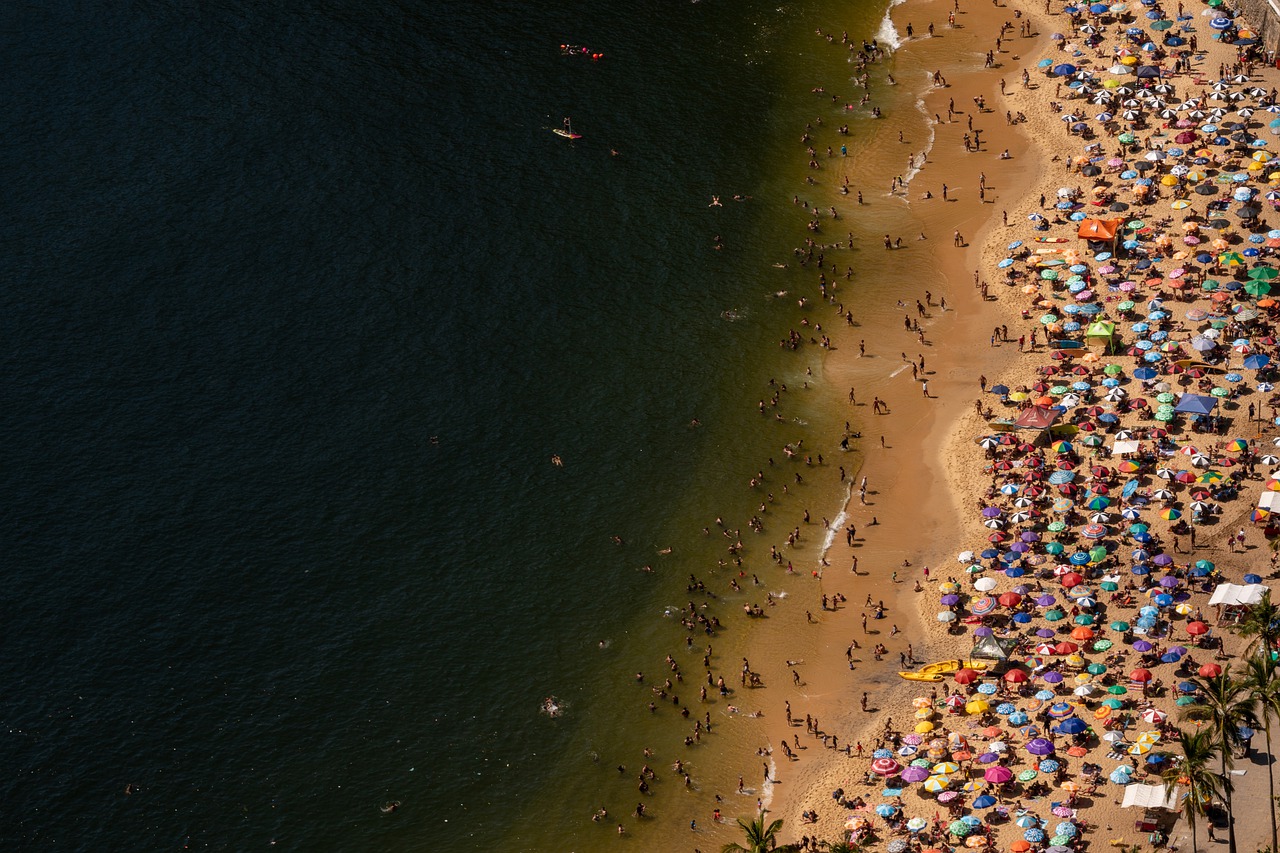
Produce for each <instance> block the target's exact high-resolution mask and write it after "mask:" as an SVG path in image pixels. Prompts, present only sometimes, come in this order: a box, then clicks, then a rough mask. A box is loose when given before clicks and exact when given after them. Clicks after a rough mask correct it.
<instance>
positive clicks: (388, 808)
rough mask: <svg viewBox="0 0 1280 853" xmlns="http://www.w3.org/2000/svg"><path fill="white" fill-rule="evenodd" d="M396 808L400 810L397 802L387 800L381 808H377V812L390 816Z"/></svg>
mask: <svg viewBox="0 0 1280 853" xmlns="http://www.w3.org/2000/svg"><path fill="white" fill-rule="evenodd" d="M398 808H400V801H399V800H388V801H387V802H385V803H383V804H382V805H381V806H379V807H378V811H380V812H382V813H383V814H391V813H392V812H394V811H395V810H396V809H398Z"/></svg>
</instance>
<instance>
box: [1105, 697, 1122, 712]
mask: <svg viewBox="0 0 1280 853" xmlns="http://www.w3.org/2000/svg"><path fill="white" fill-rule="evenodd" d="M1102 704H1103V705H1106V706H1107V707H1108V708H1110V709H1111V710H1113V711H1118V710H1120V709H1121V708H1123V707H1124V703H1123V702H1121V701H1120V700H1119V699H1103V700H1102Z"/></svg>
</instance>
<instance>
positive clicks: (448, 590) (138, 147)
mask: <svg viewBox="0 0 1280 853" xmlns="http://www.w3.org/2000/svg"><path fill="white" fill-rule="evenodd" d="M830 5H831V4H828V3H819V2H817V1H816V0H814V1H813V2H799V3H795V4H787V5H783V6H778V5H770V4H764V3H746V4H735V5H732V6H729V5H724V4H720V3H713V2H707V0H704V2H701V3H688V4H686V3H675V2H670V3H662V4H658V5H650V4H641V5H639V6H636V5H629V4H609V5H601V4H586V3H557V4H551V5H550V6H548V5H547V4H539V5H537V6H536V7H535V6H531V5H522V4H518V3H499V4H496V5H495V4H487V5H484V6H480V7H477V6H476V5H474V4H460V3H428V4H412V3H404V2H398V3H383V2H379V3H373V4H370V3H344V2H330V3H324V4H321V5H319V6H315V7H311V8H309V9H308V10H307V11H306V12H305V13H298V14H296V15H294V14H289V13H286V12H282V11H274V10H269V9H264V8H262V7H260V6H259V5H258V4H251V3H238V2H231V3H225V4H222V5H221V6H219V7H218V8H216V9H201V10H199V12H198V13H195V12H193V11H192V10H191V9H189V8H186V7H182V6H179V5H176V4H167V3H160V2H157V3H148V4H139V5H133V6H128V7H107V6H102V7H82V6H74V7H72V6H67V7H58V8H54V9H52V10H40V11H39V13H37V12H36V10H34V9H28V10H25V11H24V10H21V9H13V10H9V12H8V13H7V17H8V18H9V24H10V26H9V27H7V28H6V31H7V32H8V33H9V36H8V38H7V39H6V42H7V47H8V50H7V51H6V56H7V62H8V64H9V65H10V66H11V68H12V69H13V71H14V72H15V73H14V74H12V75H11V77H12V79H14V80H16V81H18V82H16V83H15V85H14V86H13V87H11V88H10V90H9V92H8V94H7V97H8V99H9V101H10V103H9V106H10V109H9V110H8V113H9V114H10V115H11V116H14V117H15V124H14V127H13V128H12V130H11V133H9V134H6V140H5V142H4V150H5V153H6V155H7V156H6V161H7V162H8V164H9V166H10V168H9V169H6V170H5V174H6V177H5V178H4V179H3V180H4V190H5V192H4V197H5V199H6V206H7V208H8V213H9V216H7V217H6V220H7V222H8V223H9V224H8V225H6V226H4V228H3V230H0V241H2V243H3V249H4V253H3V256H4V258H5V261H4V265H5V267H6V273H7V274H6V275H5V279H6V281H7V282H8V286H7V287H6V288H4V290H3V306H2V307H3V310H0V317H2V318H3V319H0V332H2V333H3V334H2V339H3V340H4V341H5V345H4V347H3V353H4V366H5V368H6V375H7V376H8V377H9V394H8V395H7V399H8V403H9V405H8V406H6V410H7V415H6V417H5V418H4V419H3V420H0V423H2V424H3V433H4V434H3V438H4V443H5V446H6V447H7V448H9V458H8V460H7V462H8V464H6V465H5V466H3V468H0V470H2V471H3V473H2V474H0V481H2V484H3V493H4V494H5V495H6V496H7V498H8V500H7V502H6V503H7V512H6V513H4V515H3V519H4V520H3V522H0V523H2V524H3V527H4V530H3V538H4V541H5V542H6V543H7V548H6V551H7V560H6V563H7V565H8V567H9V570H10V571H9V572H8V575H9V583H8V584H7V585H6V589H5V591H4V593H3V596H4V601H5V604H6V607H5V612H6V614H7V615H8V625H7V631H6V636H7V639H8V646H9V648H8V654H7V655H5V656H4V661H3V663H0V675H2V676H3V679H4V683H5V684H6V689H7V691H8V693H9V702H8V703H7V704H8V709H9V710H8V712H7V713H6V718H5V722H6V723H7V730H8V736H7V738H6V742H5V750H4V751H5V756H6V765H7V766H9V767H10V768H11V772H10V773H9V774H8V775H7V778H6V781H5V782H4V783H3V789H2V790H3V791H4V794H5V797H6V801H7V803H8V804H9V806H8V810H9V812H10V814H11V815H12V816H13V819H11V820H7V821H4V822H3V825H2V826H0V842H3V846H5V847H6V848H7V849H28V848H31V847H34V846H37V845H39V846H42V847H52V848H56V849H93V850H104V849H156V848H172V847H175V846H178V845H186V846H190V847H206V848H213V849H252V848H257V847H264V846H267V845H268V844H270V843H271V842H275V843H276V844H278V845H279V846H283V847H286V848H289V849H334V850H362V849H368V850H375V849H376V850H386V849H401V848H403V849H420V848H424V847H428V846H430V847H432V848H442V849H458V850H461V849H488V848H489V847H491V846H492V845H494V844H496V843H499V842H501V841H504V840H505V841H507V842H510V841H511V839H512V838H513V833H514V834H515V837H516V838H519V839H522V840H521V841H520V842H519V844H520V847H521V849H561V848H560V847H559V845H561V844H563V843H566V842H571V843H573V844H574V845H575V849H588V848H589V847H591V846H594V845H604V844H606V843H611V839H610V838H609V837H607V836H605V835H603V834H601V833H599V832H597V830H599V829H600V827H597V826H595V825H591V824H589V823H588V822H585V821H584V820H582V816H583V815H584V814H585V813H588V812H589V809H590V808H592V807H594V806H595V805H596V800H597V798H598V796H597V795H598V794H599V793H600V791H601V788H600V786H601V784H602V781H601V779H600V775H599V773H598V771H597V770H596V769H593V768H596V767H600V768H604V769H605V770H608V771H610V772H613V771H612V766H613V764H614V763H616V759H615V757H614V756H615V755H619V754H627V752H628V750H632V749H634V747H635V746H636V745H637V744H640V743H645V742H648V740H649V738H650V737H659V736H660V735H659V732H660V731H665V729H660V728H658V727H657V724H655V728H653V729H652V730H649V729H645V728H644V725H645V724H643V723H642V724H640V725H639V726H638V727H637V725H636V724H635V723H634V722H633V721H632V719H631V718H630V717H628V716H626V715H623V714H620V713H618V712H617V710H616V709H617V708H618V707H619V703H620V702H624V701H625V702H627V703H631V704H629V705H628V707H635V699H634V697H633V696H632V691H630V687H631V685H629V684H628V683H627V674H628V673H629V672H631V671H632V670H634V669H635V668H637V667H639V666H641V665H651V664H646V663H645V662H652V660H653V658H654V656H655V647H656V646H659V645H660V644H661V643H667V642H672V641H678V640H679V637H680V634H679V632H678V631H673V630H672V629H671V626H670V624H669V621H668V622H664V621H663V617H662V614H663V611H664V608H668V607H672V606H674V607H677V608H678V607H679V606H680V605H681V604H683V602H684V600H686V598H687V594H686V592H685V588H684V587H685V578H686V576H687V574H688V573H689V572H690V571H698V572H699V573H702V572H704V571H708V570H710V569H714V561H715V560H716V559H717V556H718V555H719V553H720V551H721V544H720V543H710V542H705V541H703V540H702V539H701V537H700V535H699V534H698V531H699V530H700V528H701V526H702V525H704V524H707V523H708V522H709V520H710V518H712V517H714V515H715V514H716V513H721V512H723V513H725V515H726V517H728V516H729V514H730V513H731V512H732V513H733V514H734V515H738V516H741V515H742V513H743V511H744V510H745V509H746V507H747V504H746V501H747V500H748V499H749V496H745V495H742V494H741V493H742V484H743V482H744V480H745V478H747V477H749V476H750V473H751V470H752V469H753V468H754V466H755V465H756V464H757V463H758V460H759V459H760V458H763V457H765V456H768V455H770V454H775V453H776V452H777V448H778V446H779V445H780V444H781V443H782V442H783V441H794V440H795V439H796V438H797V437H800V436H802V435H810V434H814V433H813V431H817V433H822V432H823V431H825V433H826V434H827V435H830V434H831V433H832V431H833V430H835V429H838V423H839V419H838V418H832V417H831V416H830V414H829V413H827V410H826V408H825V407H824V406H823V405H822V403H823V398H822V397H821V396H820V395H821V393H823V392H820V391H819V390H818V389H817V388H816V387H815V389H814V390H813V393H812V395H811V396H803V395H800V394H798V393H797V395H796V396H795V398H789V399H795V402H794V403H789V404H788V406H789V408H787V410H786V411H787V416H788V419H789V420H788V423H787V424H785V425H782V426H779V425H777V424H773V423H769V422H762V421H761V420H759V419H758V417H757V416H756V414H755V411H754V404H755V400H756V399H757V398H758V397H760V396H761V395H762V394H763V391H762V388H763V387H764V382H765V380H767V379H768V378H769V377H774V376H776V377H777V378H779V379H780V380H781V381H786V382H788V383H790V384H791V387H792V388H797V387H798V386H799V385H800V384H801V383H803V381H804V376H803V370H804V367H805V366H814V368H815V371H816V372H819V373H820V359H818V357H817V355H816V351H804V352H802V353H800V354H798V355H793V354H791V353H782V352H780V351H779V350H778V348H777V346H776V341H777V339H778V338H779V337H781V336H782V335H783V334H785V332H786V330H787V328H789V327H791V326H793V325H794V324H795V323H796V322H797V318H798V317H799V315H800V311H799V309H798V308H797V307H795V305H794V303H793V302H792V301H791V300H789V299H787V300H780V299H774V298H772V297H771V295H770V294H772V293H773V292H774V291H775V290H776V289H782V288H783V287H792V286H793V284H792V283H789V282H794V281H795V279H794V278H793V277H792V275H791V273H784V272H781V271H776V272H777V275H778V281H774V280H772V279H767V278H766V276H767V275H768V274H769V272H770V271H772V267H770V266H769V263H770V262H772V261H774V260H777V259H779V258H785V257H786V253H787V251H788V248H789V247H790V246H792V245H795V244H797V243H798V242H799V240H800V239H802V236H803V234H804V232H803V228H802V224H801V223H802V220H798V219H797V218H796V217H795V214H794V211H793V210H791V209H790V205H786V204H780V203H779V202H778V200H779V199H785V198H787V195H788V188H789V187H791V186H792V185H793V184H794V182H795V180H796V179H797V177H798V175H799V174H800V172H801V170H802V168H803V161H796V159H795V154H794V148H795V140H794V139H791V138H790V136H791V135H792V130H793V128H794V119H795V118H796V117H797V116H799V115H802V114H803V113H801V112H798V111H797V109H798V108H797V107H795V106H794V105H792V104H791V103H790V102H788V101H786V100H785V99H786V98H790V97H792V96H793V95H794V93H795V91H796V87H797V82H796V81H797V74H796V69H797V68H799V69H801V70H802V71H803V72H804V73H810V72H813V73H816V72H818V71H822V70H829V69H830V68H832V67H838V66H835V65H834V63H837V62H840V61H842V60H840V59H832V56H833V55H832V54H831V53H830V52H826V53H822V52H815V51H813V49H812V44H813V43H812V39H811V34H812V29H813V26H814V23H815V22H817V23H820V24H823V25H830V23H831V22H832V21H833V20H834V18H833V13H832V11H831V9H830ZM882 13H883V7H882V6H878V5H877V6H867V7H865V8H864V7H857V8H855V9H853V10H850V11H847V12H846V14H845V16H844V17H845V18H846V19H847V23H846V24H845V25H846V26H847V27H848V28H849V30H850V31H851V33H853V34H855V35H857V34H858V32H859V31H861V32H863V33H864V34H866V35H868V36H869V35H871V34H872V33H874V31H875V29H876V27H877V26H878V25H879V20H880V17H881V15H882ZM565 42H573V43H578V44H584V45H587V46H589V47H592V48H595V49H598V50H601V51H603V52H604V53H605V58H604V60H603V61H602V62H599V63H594V64H593V63H591V62H590V61H589V60H587V59H585V58H582V57H566V56H563V55H561V53H560V51H559V49H558V45H559V44H561V43H565ZM801 76H803V75H801ZM805 109H807V107H806V108H805ZM566 115H570V116H572V117H573V120H574V128H575V130H577V131H579V132H580V133H582V134H583V137H584V138H583V139H582V140H580V141H578V142H575V143H569V142H568V141H566V140H563V139H560V138H559V137H556V136H555V135H553V134H552V133H551V132H550V129H551V128H552V127H555V126H558V125H559V123H560V120H561V118H562V117H563V116H566ZM855 125H856V123H855ZM864 125H865V122H864ZM857 127H858V126H855V131H857ZM611 148H612V149H615V150H616V151H617V155H616V156H615V155H612V154H611V153H610V149H611ZM784 155H785V156H784ZM780 164H785V165H780ZM735 192H739V193H743V194H748V195H752V196H754V198H753V200H752V201H750V202H746V203H734V202H732V201H730V200H729V196H731V195H732V194H733V193H735ZM713 193H719V194H722V195H723V197H724V207H723V208H717V209H714V210H711V209H708V208H707V206H706V205H707V203H708V201H709V200H710V196H711V194H713ZM717 235H719V236H721V237H723V238H724V241H725V243H726V248H725V249H724V250H722V251H716V250H714V249H713V248H712V244H713V238H714V237H715V236H717ZM833 239H834V238H833ZM778 282H781V283H778ZM815 381H816V380H815ZM693 418H698V419H699V420H700V421H701V423H702V426H701V427H700V428H691V427H690V426H689V424H690V421H691V420H692V419H693ZM824 418H825V420H824ZM796 419H798V421H797V420H796ZM806 424H807V425H806ZM553 454H558V455H560V456H561V457H562V458H563V460H564V463H565V464H564V467H563V468H557V467H555V466H553V465H552V464H551V462H550V459H551V456H552V455H553ZM816 479H817V478H815V480H816ZM823 482H824V484H822V485H819V484H817V483H816V482H815V485H813V486H812V491H810V492H809V493H808V499H810V500H812V502H813V506H814V508H815V511H818V509H817V508H818V507H819V506H822V507H824V511H828V512H833V511H834V509H833V507H834V506H835V505H836V503H838V499H839V490H838V489H837V488H836V487H835V486H834V485H833V484H831V483H830V482H827V481H823ZM789 511H790V512H792V513H795V512H796V511H797V508H796V507H795V506H792V507H790V509H789ZM614 535H616V536H619V537H621V538H622V540H623V541H624V542H625V544H624V545H622V546H618V545H615V544H614V543H613V542H612V541H611V539H610V537H611V536H614ZM668 547H670V548H672V549H673V551H672V553H671V554H670V555H663V554H661V553H660V551H661V550H662V549H664V548H668ZM757 559H758V555H757ZM645 565H654V566H655V567H656V568H657V569H658V571H657V572H656V574H653V575H651V574H648V573H645V572H643V571H641V570H640V569H641V567H642V566H645ZM734 606H736V605H734ZM741 640H742V637H741V636H740V635H739V636H738V637H733V636H729V637H727V638H726V640H725V642H727V643H734V642H739V641H741ZM601 641H604V642H605V647H604V648H600V646H599V644H600V642H601ZM658 657H659V659H660V657H661V655H660V654H659V655H658ZM549 695H554V696H556V697H558V698H559V699H560V700H561V702H562V704H563V705H564V707H565V713H564V715H563V716H561V717H560V718H558V719H555V720H552V719H549V718H547V717H546V716H545V715H543V714H541V713H540V712H539V708H540V704H541V702H542V700H543V699H544V698H545V697H547V696H549ZM706 754H707V755H708V756H713V755H715V754H716V753H715V752H714V751H713V750H708V752H707V753H706ZM596 759H598V760H599V761H598V763H597V761H596ZM704 760H705V761H706V762H707V764H708V767H707V768H706V772H707V773H708V774H714V773H717V772H718V773H725V772H728V771H727V770H726V767H727V765H724V766H719V765H716V764H715V759H714V758H711V757H708V758H706V759H704ZM606 775H607V774H606ZM126 786H131V787H128V791H129V793H126ZM617 800H618V805H617V806H616V808H617V809H625V808H627V807H628V804H627V803H626V802H624V801H623V798H622V797H621V795H619V796H618V797H617ZM388 801H399V802H401V803H402V806H401V808H400V809H399V810H398V811H396V812H395V813H393V814H389V815H388V814H383V813H382V812H381V811H380V809H379V806H381V805H382V804H384V803H386V802H388ZM657 802H659V803H661V802H662V801H661V800H660V799H659V800H658V801H657ZM668 811H670V809H668ZM516 821H521V822H524V823H523V825H518V824H516ZM584 824H585V826H584Z"/></svg>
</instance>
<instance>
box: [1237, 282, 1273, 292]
mask: <svg viewBox="0 0 1280 853" xmlns="http://www.w3.org/2000/svg"><path fill="white" fill-rule="evenodd" d="M1244 292H1245V293H1247V294H1249V295H1250V296H1266V295H1267V294H1268V293H1270V292H1271V285H1270V284H1268V283H1267V282H1265V281H1249V282H1245V285H1244Z"/></svg>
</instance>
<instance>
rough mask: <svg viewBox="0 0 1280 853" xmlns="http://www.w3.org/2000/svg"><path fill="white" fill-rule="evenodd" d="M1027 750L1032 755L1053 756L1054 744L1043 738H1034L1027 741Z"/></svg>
mask: <svg viewBox="0 0 1280 853" xmlns="http://www.w3.org/2000/svg"><path fill="white" fill-rule="evenodd" d="M1026 750H1027V752H1029V753H1031V754H1032V755H1053V752H1054V749H1053V742H1052V741H1049V740H1046V739H1044V738H1042V737H1038V738H1032V739H1031V740H1029V741H1027V745H1026Z"/></svg>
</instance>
